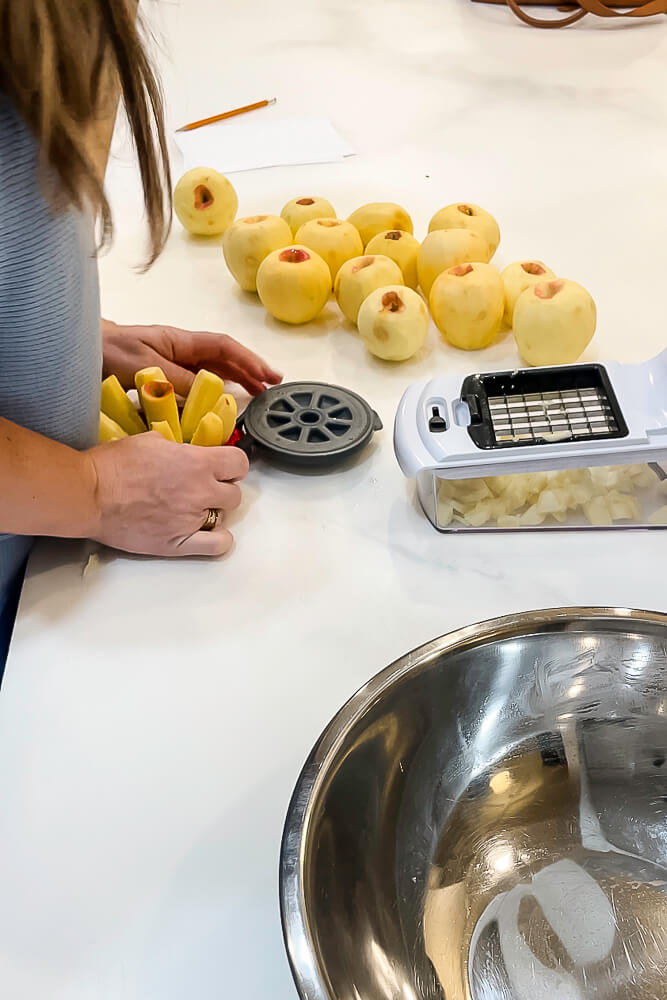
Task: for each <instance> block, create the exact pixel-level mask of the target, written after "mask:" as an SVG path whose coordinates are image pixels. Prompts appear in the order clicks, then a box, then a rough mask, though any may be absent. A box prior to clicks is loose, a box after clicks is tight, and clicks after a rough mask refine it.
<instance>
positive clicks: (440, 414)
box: [394, 349, 667, 527]
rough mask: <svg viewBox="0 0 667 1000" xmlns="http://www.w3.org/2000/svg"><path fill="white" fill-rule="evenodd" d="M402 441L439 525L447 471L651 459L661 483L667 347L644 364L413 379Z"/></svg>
mask: <svg viewBox="0 0 667 1000" xmlns="http://www.w3.org/2000/svg"><path fill="white" fill-rule="evenodd" d="M394 448H395V451H396V455H397V458H398V462H399V465H400V466H401V469H402V471H403V472H404V474H405V475H406V476H407V477H409V478H416V479H417V484H418V491H419V496H420V499H421V501H422V505H423V506H424V509H425V511H426V513H427V515H428V516H429V518H430V519H431V521H433V523H434V524H435V525H436V527H441V526H442V525H441V524H439V523H438V517H437V494H438V489H437V481H438V480H440V481H442V480H462V479H465V480H474V479H478V478H481V477H499V476H508V475H512V474H522V473H524V474H525V473H537V472H546V471H549V472H550V471H552V470H567V469H582V468H589V467H595V466H613V465H619V464H627V465H636V464H651V466H652V467H653V468H655V469H656V475H655V477H654V478H655V480H656V483H659V480H660V479H664V472H662V470H661V468H660V465H659V463H660V462H663V461H665V460H667V349H666V350H664V351H663V352H662V353H661V354H660V355H658V357H656V358H654V359H652V360H651V361H648V362H645V363H644V364H639V365H620V364H616V363H612V364H606V365H601V364H577V365H562V366H558V367H554V368H531V369H522V370H517V371H507V372H492V373H487V374H477V375H469V376H467V377H466V378H464V379H463V380H461V379H460V378H457V377H453V376H443V377H438V378H435V379H432V380H431V381H430V382H427V383H421V384H416V385H413V386H410V388H409V389H408V390H407V391H406V393H405V394H404V396H403V398H402V400H401V403H400V405H399V408H398V413H397V415H396V420H395V425H394ZM658 499H659V497H658ZM665 502H666V500H665V499H663V500H662V503H663V504H664V503H665ZM657 506H659V504H657ZM556 526H557V525H556ZM572 526H576V525H572V524H568V525H567V527H572ZM582 526H583V525H582ZM632 526H636V525H632Z"/></svg>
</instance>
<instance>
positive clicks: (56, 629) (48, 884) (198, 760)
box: [0, 0, 667, 1000]
mask: <svg viewBox="0 0 667 1000" xmlns="http://www.w3.org/2000/svg"><path fill="white" fill-rule="evenodd" d="M157 8H159V10H158V11H157V12H158V13H159V17H160V19H161V22H160V23H161V30H162V31H163V33H164V47H165V51H166V52H167V53H168V56H165V55H163V57H162V62H163V64H164V66H165V74H166V89H167V96H168V104H169V114H170V120H171V122H172V125H178V124H181V123H182V121H183V120H185V119H186V118H187V117H188V116H189V117H194V116H196V115H197V114H198V113H206V112H207V110H208V109H209V108H212V110H213V111H215V110H218V109H220V110H221V109H222V108H224V107H230V106H234V105H235V104H241V103H245V102H247V101H250V100H255V99H260V98H262V97H271V96H274V95H275V96H277V97H278V98H279V105H278V106H277V108H278V109H280V112H281V113H283V114H285V115H294V116H304V115H306V116H307V115H313V116H318V115H326V116H328V117H329V118H331V120H332V121H333V122H334V124H335V125H336V127H337V128H338V129H339V130H340V131H341V132H342V133H343V134H344V135H345V137H346V138H347V139H348V140H349V141H351V142H352V143H353V145H355V147H356V148H357V149H358V152H359V155H358V156H356V157H354V158H352V159H348V160H346V161H345V162H344V163H342V164H333V165H325V166H316V167H310V168H308V167H299V168H280V169H276V170H269V171H256V172H254V173H247V174H237V175H234V177H233V178H232V179H233V181H234V184H235V185H236V187H237V190H238V192H239V196H240V212H241V213H243V214H248V213H251V212H255V211H279V209H280V207H281V205H282V204H283V203H284V202H285V201H286V200H287V199H288V198H290V197H295V196H297V195H299V194H303V193H311V192H315V193H321V194H324V195H325V196H327V197H329V198H330V199H331V200H332V201H333V203H334V205H335V206H337V209H338V212H339V214H342V215H347V214H348V213H349V212H350V211H351V210H352V209H354V208H355V207H357V205H358V204H361V203H363V202H365V201H370V200H396V201H398V202H401V203H403V204H405V205H406V207H407V208H408V209H409V210H411V211H412V213H413V217H414V220H415V226H416V232H417V234H418V235H421V234H423V233H424V231H425V228H426V224H427V222H428V219H429V218H430V215H431V214H432V213H433V212H434V211H435V210H436V209H437V208H439V207H441V206H442V205H444V204H446V203H448V202H450V201H453V200H455V199H459V198H470V199H472V200H475V201H477V202H479V203H481V204H483V205H485V206H487V207H488V208H489V209H490V210H491V211H493V212H494V213H495V214H496V215H497V217H498V218H499V220H500V224H501V228H502V231H503V242H502V244H501V248H500V251H499V253H498V256H497V262H498V263H500V264H504V263H508V262H509V261H511V260H512V259H515V258H516V257H518V256H527V255H538V256H540V257H542V258H543V259H544V260H545V261H546V262H547V263H549V264H550V265H551V266H552V267H553V268H554V269H555V270H556V271H557V272H558V273H561V274H563V275H565V276H568V277H573V278H576V279H577V280H579V281H580V282H581V283H582V284H584V285H586V286H587V287H588V288H589V289H590V290H591V291H592V293H593V294H594V296H595V298H596V300H597V303H598V306H599V332H598V335H597V337H596V339H595V342H594V344H593V345H592V347H591V350H590V351H589V352H588V354H587V355H586V357H587V358H591V359H593V358H594V359H598V358H616V359H618V360H621V361H628V362H630V361H639V360H643V359H645V358H649V357H651V356H652V355H654V354H656V353H657V352H658V351H659V350H660V349H661V348H663V347H664V346H665V343H666V341H667V336H666V334H665V321H664V309H665V306H664V302H665V270H664V267H665V250H664V247H665V233H667V197H665V150H666V149H667V97H666V96H665V95H667V31H666V26H665V23H664V19H662V20H661V21H660V20H659V21H656V22H653V23H650V24H642V25H636V26H634V27H631V28H624V29H623V30H621V29H620V28H619V26H618V25H616V24H604V25H601V24H600V23H599V22H597V23H596V22H594V21H593V20H592V19H591V21H590V23H584V25H582V26H581V27H580V28H578V29H575V30H570V31H568V32H563V33H558V32H554V33H550V32H545V33H539V32H536V31H531V30H530V29H524V28H523V27H521V26H520V25H518V24H517V23H515V22H514V20H513V19H512V17H511V15H510V14H509V12H507V11H504V10H502V9H499V10H496V9H486V8H483V7H480V6H473V5H472V4H470V3H468V2H466V0H432V2H427V0H422V2H414V0H411V2H407V0H406V2H390V0H369V2H367V3H366V4H365V5H362V4H359V3H358V2H357V0H329V2H326V3H325V2H320V3H317V2H315V3H313V2H312V0H311V2H305V0H293V2H291V3H288V4H282V3H276V2H275V0H264V2H262V0H245V2H244V3H243V4H238V5H236V6H233V5H227V4H220V3H218V2H215V0H187V2H186V3H183V4H181V5H179V4H167V3H164V4H159V5H156V10H157ZM260 113H262V112H260ZM120 138H121V139H122V135H121V137H120ZM119 142H120V139H119ZM117 148H119V149H121V156H120V158H119V159H118V160H116V161H115V162H114V163H113V164H112V167H111V170H110V186H111V190H112V194H113V201H114V205H115V207H116V218H117V227H118V235H117V240H116V243H115V246H114V249H113V251H112V252H111V253H110V254H109V255H108V256H106V257H105V258H104V259H103V261H102V263H101V278H102V291H103V304H104V312H105V315H107V316H109V317H110V318H112V319H115V320H117V321H119V322H128V321H135V322H169V323H172V324H176V325H183V326H189V327H192V328H201V329H224V330H225V331H227V332H229V333H231V334H232V335H234V336H236V337H238V338H239V339H242V340H244V341H245V342H247V343H248V344H250V345H252V346H253V347H254V348H255V349H256V350H258V351H259V352H260V353H262V354H264V355H265V356H266V357H267V358H268V359H270V360H271V361H272V362H274V363H275V364H276V365H277V366H278V367H279V368H281V369H282V370H283V371H284V373H285V375H286V376H287V377H288V378H290V379H296V378H316V379H320V380H330V381H334V382H336V383H338V384H341V385H345V386H348V387H349V388H351V389H354V390H356V391H358V392H359V393H361V394H362V395H363V396H365V397H366V398H367V399H368V401H369V402H370V403H371V404H372V405H373V406H374V407H375V408H376V409H377V410H378V412H379V413H380V415H381V417H382V419H383V420H384V423H385V430H384V431H383V432H382V433H381V434H379V435H378V436H377V437H376V439H375V443H374V444H373V445H372V446H371V447H370V448H369V449H368V451H367V452H366V453H364V454H363V455H362V456H361V457H359V458H358V460H357V461H356V462H355V463H354V465H353V466H352V467H348V468H346V469H344V470H340V471H337V472H335V473H333V474H330V475H319V476H299V475H291V474H288V473H285V472H278V471H276V470H274V469H272V468H270V467H269V466H268V465H266V464H264V463H263V462H257V463H256V464H255V466H254V468H253V470H252V472H251V475H250V477H249V479H248V483H247V487H246V490H245V497H246V501H245V504H244V508H243V510H242V511H241V512H240V513H239V515H235V517H234V531H235V534H236V539H237V545H236V549H235V551H234V552H233V554H232V555H231V556H230V557H229V558H227V559H226V560H224V561H222V562H217V563H207V562H203V561H194V562H160V561H157V560H151V559H140V558H130V557H125V556H120V555H115V554H112V553H107V554H104V555H103V556H102V559H101V563H100V565H99V567H98V568H97V569H96V570H93V571H91V572H89V573H88V574H87V575H86V576H85V577H84V576H83V575H82V569H83V566H84V564H85V562H86V555H87V552H88V551H89V550H90V549H89V547H88V546H86V545H83V544H81V545H79V544H69V545H59V544H53V543H51V544H43V545H41V546H40V547H39V549H38V551H37V552H36V554H35V556H34V558H33V560H32V563H31V567H30V572H29V578H28V582H27V584H26V587H25V592H24V597H23V601H22V605H21V610H20V616H19V621H18V625H17V630H16V635H15V641H14V645H13V649H12V652H11V655H10V659H9V663H8V665H7V669H6V673H5V678H4V682H3V685H2V691H1V693H0V802H2V804H3V808H2V810H1V811H0V983H1V984H2V995H3V997H7V998H8V1000H9V998H11V1000H116V998H122V1000H153V998H157V997H160V998H161V1000H186V998H187V1000H190V998H194V997H196V998H197V1000H214V998H219V997H235V996H237V997H241V996H242V997H244V1000H265V998H266V997H272V998H273V1000H289V998H291V997H293V995H294V990H293V986H292V982H291V978H290V974H289V970H288V967H287V962H286V959H285V956H284V952H283V945H282V938H281V930H280V920H279V911H278V897H277V869H278V851H279V844H280V835H281V829H282V823H283V818H284V815H285V811H286V808H287V804H288V800H289V796H290V793H291V789H292V787H293V784H294V782H295V780H296V777H297V774H298V771H299V768H300V766H301V764H302V763H303V761H304V759H305V757H306V755H307V753H308V751H309V749H310V747H311V745H312V743H313V742H314V740H315V739H316V738H317V736H318V734H319V732H320V731H321V729H322V728H323V726H324V725H325V724H326V723H327V721H328V720H329V719H330V717H331V716H332V715H333V714H334V712H335V711H336V710H337V709H338V707H339V706H340V705H341V704H342V703H343V701H344V700H345V699H346V698H347V697H348V696H349V695H351V694H352V692H353V691H354V690H355V689H356V688H357V687H358V686H359V685H361V684H362V683H363V682H364V681H365V680H366V679H367V678H368V677H370V676H371V675H372V674H373V673H375V672H376V671H377V670H379V669H381V668H382V667H384V666H385V665H386V664H387V663H389V662H390V661H391V660H393V659H394V658H395V657H397V656H399V655H401V654H402V653H404V652H406V651H407V650H409V649H411V648H412V647H414V646H416V645H418V644H420V643H422V642H425V641H427V640H429V639H431V638H433V637H434V636H436V635H438V634H441V633H443V632H446V631H448V630H450V629H453V628H457V627H459V626H462V625H465V624H469V623H471V622H473V621H477V620H480V619H483V618H487V617H491V616H495V615H499V614H504V613H507V612H512V611H523V610H526V609H530V608H539V607H549V606H557V605H586V604H593V605H624V606H635V607H640V608H653V609H658V610H664V609H665V606H666V603H667V602H666V600H665V597H666V589H667V588H666V587H665V566H666V565H667V534H665V533H663V532H644V533H643V532H638V531H626V532H619V533H604V532H603V533H585V534H576V535H574V534H571V535H568V534H565V535H563V534H548V533H542V534H525V535H491V534H488V535H468V536H448V535H438V534H437V533H436V532H435V531H434V529H433V528H432V527H431V526H430V524H429V523H428V522H427V521H426V519H425V518H424V516H423V515H422V514H421V513H420V512H419V511H418V510H417V508H416V505H415V502H414V499H413V488H412V485H411V484H408V483H407V482H406V481H405V480H404V479H403V478H402V476H401V473H400V471H399V469H398V467H397V465H396V462H395V459H394V457H393V450H392V442H391V425H392V420H393V415H394V411H395V407H396V404H397V402H398V399H399V396H400V394H401V392H402V390H403V388H404V387H405V386H406V384H407V383H408V382H410V381H413V380H417V379H420V378H423V377H426V376H427V375H428V374H430V373H432V372H435V371H441V372H459V373H461V374H464V373H467V372H470V371H472V370H475V369H479V368H480V367H483V368H487V369H491V368H498V367H504V366H506V365H507V366H513V365H514V364H515V363H516V354H515V352H514V349H513V344H512V341H511V338H509V339H506V340H505V341H503V342H501V343H500V344H498V345H496V346H495V347H494V348H492V349H491V350H489V351H488V352H485V353H484V354H480V355H464V354H462V353H459V352H456V351H454V350H451V349H447V348H446V347H444V346H443V345H442V344H441V343H440V342H439V340H438V339H437V338H436V336H435V332H432V335H431V341H430V350H429V351H428V352H427V354H426V356H425V357H424V358H423V359H421V360H420V361H418V362H414V363H408V364H405V365H402V366H397V367H394V368H389V367H386V366H383V365H380V364H379V363H376V362H374V361H373V360H372V359H370V358H369V357H368V356H367V355H366V354H365V352H364V350H363V348H362V346H361V344H360V343H359V342H358V340H356V339H355V337H354V335H353V334H352V333H351V332H350V331H349V330H347V329H344V328H341V326H340V325H339V323H338V321H337V319H336V308H335V305H332V306H330V307H329V308H328V310H327V313H326V317H325V318H323V319H322V320H320V321H318V322H317V323H316V324H314V325H312V326H311V327H309V328H306V329H296V330H290V329H284V328H279V327H278V325H277V324H275V323H274V322H273V321H271V320H270V319H268V318H267V317H266V316H265V314H264V312H263V310H262V309H261V307H260V306H259V305H257V304H255V303H253V302H252V301H250V302H249V301H248V300H247V299H246V297H244V296H242V295H241V294H240V293H239V292H238V291H237V290H236V288H235V286H234V285H233V283H232V281H231V278H230V277H229V276H228V275H227V274H226V272H225V269H224V265H223V262H222V256H221V253H220V249H219V247H217V246H209V245H203V244H201V243H192V242H190V241H189V240H188V239H187V238H186V237H185V236H184V235H183V233H182V231H181V229H180V227H179V226H178V224H176V225H175V227H174V233H173V236H172V238H171V240H170V243H169V245H168V248H167V251H166V252H165V254H164V256H163V258H162V259H161V260H160V261H159V262H158V264H157V265H156V266H155V267H154V268H153V270H152V271H151V272H150V273H149V274H148V275H147V276H143V277H142V276H139V275H138V274H137V273H136V272H133V271H132V270H131V265H132V264H136V263H137V262H139V261H140V259H141V247H142V242H141V240H142V238H143V237H142V231H141V227H140V221H139V218H138V213H137V212H136V195H135V192H134V187H133V172H132V170H131V168H130V167H129V166H127V163H126V157H125V155H124V154H123V153H122V142H120V145H117ZM175 172H176V173H178V164H176V166H175Z"/></svg>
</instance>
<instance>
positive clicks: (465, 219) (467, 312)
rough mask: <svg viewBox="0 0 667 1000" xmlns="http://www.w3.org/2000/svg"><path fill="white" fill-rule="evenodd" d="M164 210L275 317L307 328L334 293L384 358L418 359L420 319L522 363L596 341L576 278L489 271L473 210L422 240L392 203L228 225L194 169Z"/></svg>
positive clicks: (224, 205) (557, 357)
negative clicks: (510, 345)
mask: <svg viewBox="0 0 667 1000" xmlns="http://www.w3.org/2000/svg"><path fill="white" fill-rule="evenodd" d="M174 208H175V211H176V214H177V216H178V218H179V219H180V221H181V223H182V224H183V226H184V227H185V228H186V229H187V230H188V231H189V232H190V233H193V234H196V235H198V236H202V235H205V236H211V237H219V236H221V235H222V236H223V252H224V256H225V261H226V262H227V267H228V268H229V271H230V272H231V274H232V276H233V277H234V278H235V280H236V281H237V282H238V283H239V285H240V286H241V288H242V289H244V290H245V291H247V292H256V293H257V295H258V296H259V298H260V300H261V302H262V304H263V305H264V307H265V308H266V309H267V311H268V312H269V313H270V314H271V315H272V316H274V317H275V318H276V319H278V320H281V321H282V322H283V323H289V324H295V325H298V324H302V323H308V322H310V321H311V320H314V319H316V318H317V316H319V314H320V313H321V312H322V310H323V309H324V307H325V305H326V304H327V302H328V300H329V297H330V295H331V293H332V291H333V294H334V296H335V298H336V301H337V303H338V305H339V307H340V310H341V314H342V317H344V318H345V319H347V320H348V321H349V322H350V323H352V324H354V325H355V326H356V327H357V329H358V331H359V334H360V337H361V339H362V340H363V342H364V343H365V345H366V347H367V349H368V350H369V351H370V353H371V354H373V355H375V356H376V357H378V358H382V359H384V360H387V361H406V360H407V359H408V358H411V357H413V356H414V355H415V354H417V353H418V352H419V350H420V349H421V347H422V346H423V344H424V342H425V340H426V337H427V334H428V328H429V310H430V314H431V316H432V317H433V320H434V322H435V325H436V326H437V328H438V330H439V331H440V334H441V336H442V338H443V340H444V341H445V342H446V343H448V344H450V345H452V346H453V347H457V348H460V349H462V350H468V351H473V350H475V351H476V350H481V349H483V348H485V347H488V346H489V345H491V344H493V343H494V341H495V340H496V339H497V338H498V337H499V336H500V335H501V334H502V333H504V332H505V331H506V329H507V328H508V327H511V329H512V331H513V334H514V338H515V341H516V345H517V348H518V351H519V354H520V356H521V358H522V359H523V361H524V362H525V363H526V364H528V365H557V364H571V363H573V362H575V361H577V360H578V358H579V357H580V356H581V354H582V353H583V351H584V350H585V349H586V347H587V346H588V344H589V343H590V341H591V339H592V337H593V335H594V333H595V326H596V308H595V303H594V301H593V298H592V297H591V295H590V294H589V292H587V291H586V289H585V288H583V287H582V286H581V285H579V284H577V283H576V282H575V281H570V280H568V279H566V278H561V277H557V276H556V274H555V273H554V272H553V271H552V270H551V269H550V268H549V267H547V266H546V265H545V264H544V263H542V261H539V260H521V261H516V262H515V263H513V264H510V265H509V266H508V267H506V268H505V269H504V270H503V271H502V272H499V271H498V270H497V269H496V268H495V267H494V266H493V264H492V263H491V261H492V259H493V256H494V254H495V252H496V250H497V249H498V244H499V243H500V229H499V226H498V223H497V222H496V220H495V219H494V217H493V216H492V215H491V214H490V213H489V212H487V211H485V209H483V208H481V207H480V206H479V205H475V204H473V203H472V202H457V203H454V204H451V205H447V206H446V207H445V208H442V209H440V210H439V211H437V212H436V213H435V215H434V216H433V218H432V219H431V221H430V224H429V231H428V234H427V236H426V237H425V239H424V240H423V241H421V242H420V241H419V240H418V239H417V238H416V237H415V236H414V226H413V223H412V219H411V218H410V215H409V214H408V212H407V211H406V210H405V209H404V208H403V207H402V206H400V205H396V204H393V203H391V202H377V203H373V204H368V205H363V206H362V207H361V208H358V209H357V210H356V211H355V212H353V213H352V214H351V215H350V216H349V217H348V218H347V219H340V218H338V217H337V215H336V212H335V209H334V207H333V205H332V204H331V203H330V202H329V201H327V199H326V198H322V197H315V196H310V195H308V196H304V197H298V198H294V199H292V200H291V201H288V202H287V204H286V205H284V206H283V208H282V210H281V212H280V215H251V216H247V217H245V218H238V219H237V218H235V216H236V212H237V209H238V197H237V194H236V191H235V190H234V188H233V186H232V184H231V183H230V181H229V180H228V179H227V178H226V177H224V176H223V175H222V174H220V173H218V172H217V171H215V170H213V169H211V168H206V167H196V168H194V169H193V170H189V171H188V172H187V173H186V174H184V175H183V177H182V178H181V179H180V181H179V182H178V184H177V185H176V189H175V191H174ZM420 293H421V294H420Z"/></svg>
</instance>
